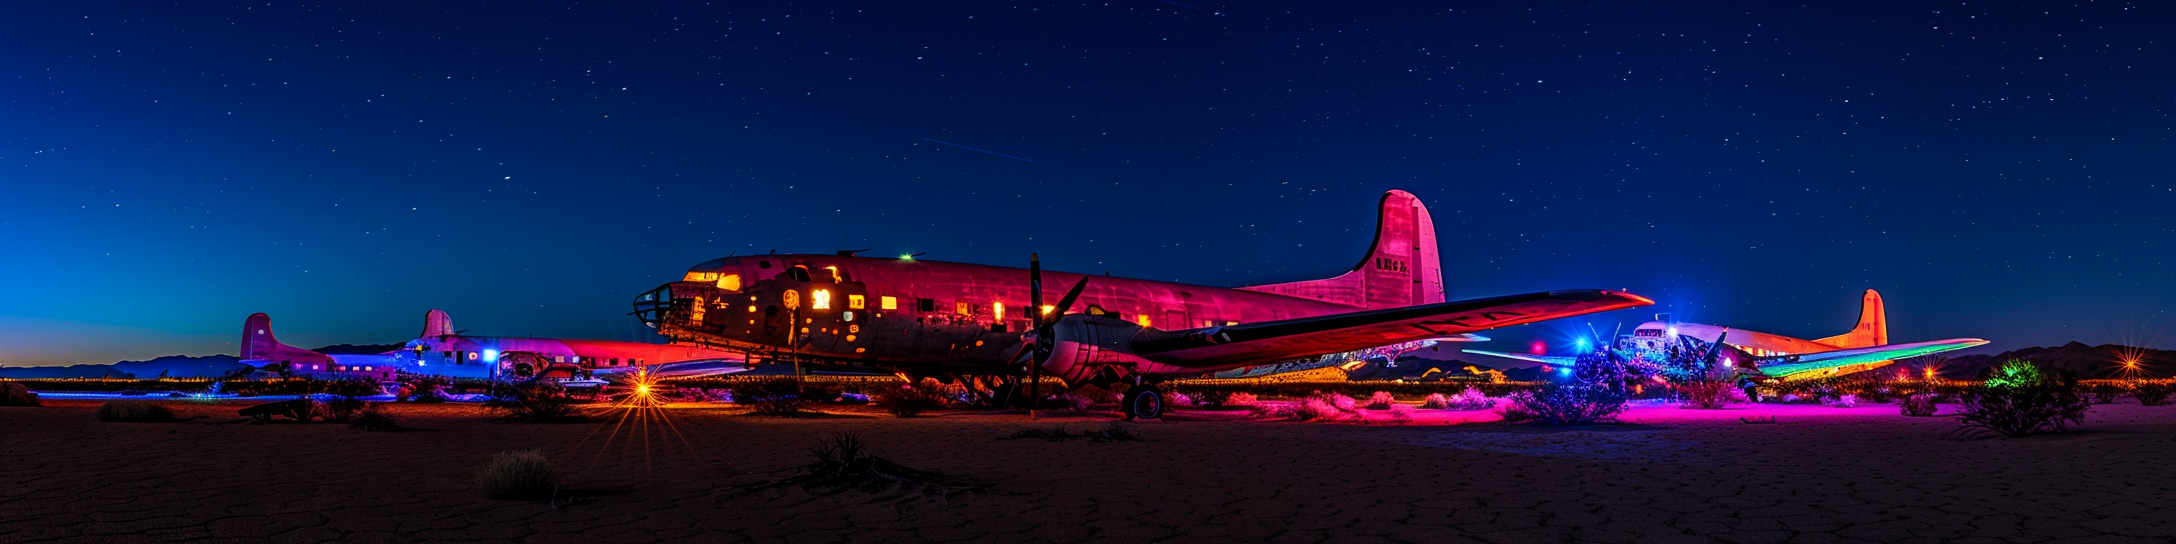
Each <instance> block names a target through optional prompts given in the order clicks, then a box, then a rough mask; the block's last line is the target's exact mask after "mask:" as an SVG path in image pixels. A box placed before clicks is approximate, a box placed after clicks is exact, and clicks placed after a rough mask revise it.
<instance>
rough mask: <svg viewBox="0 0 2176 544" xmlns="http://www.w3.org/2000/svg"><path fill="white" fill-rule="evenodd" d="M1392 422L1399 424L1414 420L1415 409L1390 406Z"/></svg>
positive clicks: (1398, 405)
mask: <svg viewBox="0 0 2176 544" xmlns="http://www.w3.org/2000/svg"><path fill="white" fill-rule="evenodd" d="M1390 420H1391V421H1393V422H1397V423H1399V424H1404V423H1405V422H1408V421H1412V420H1413V407H1412V406H1407V405H1404V404H1392V405H1390Z"/></svg>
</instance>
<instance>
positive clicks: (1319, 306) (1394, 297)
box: [634, 190, 1654, 418]
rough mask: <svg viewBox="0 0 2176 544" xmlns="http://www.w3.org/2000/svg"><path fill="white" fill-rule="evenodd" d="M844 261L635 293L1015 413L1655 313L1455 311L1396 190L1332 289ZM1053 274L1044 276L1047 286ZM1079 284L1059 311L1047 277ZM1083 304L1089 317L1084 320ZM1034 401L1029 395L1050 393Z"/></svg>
mask: <svg viewBox="0 0 2176 544" xmlns="http://www.w3.org/2000/svg"><path fill="white" fill-rule="evenodd" d="M854 253H856V252H854V251H842V252H839V253H838V254H837V255H756V256H745V257H727V258H723V259H716V260H711V261H706V262H703V263H701V264H697V265H695V266H694V267H693V268H690V269H689V270H688V271H687V272H686V274H684V275H683V276H682V277H681V279H680V281H676V282H672V283H668V284H665V285H663V286H660V287H658V288H657V289H655V290H652V291H650V292H648V293H644V294H643V295H641V296H639V297H637V298H636V299H635V303H634V304H635V312H634V315H636V316H637V317H638V318H640V319H641V320H642V321H643V322H644V323H647V324H649V325H650V326H652V327H655V328H657V330H658V331H659V332H660V333H662V334H664V335H665V336H666V337H669V338H672V339H675V340H677V341H681V342H687V343H694V344H703V345H710V346H717V347H720V348H723V349H728V350H734V351H739V352H743V353H746V354H747V357H748V358H749V361H750V362H751V363H757V362H785V361H789V360H790V361H796V362H799V361H812V362H820V363H823V364H830V365H840V366H850V367H860V368H870V369H878V370H885V371H891V372H894V373H896V374H899V375H900V376H902V377H905V378H908V379H910V380H919V379H921V378H923V377H937V378H941V379H945V380H947V381H953V380H957V381H964V382H966V383H967V384H968V385H971V386H973V387H974V388H976V389H977V390H984V391H988V392H989V393H990V394H991V396H992V397H993V398H994V399H996V400H998V401H999V402H1001V403H1010V402H1013V399H1014V396H1015V394H1016V393H1017V392H1018V391H1019V388H1020V387H1021V384H1037V383H1039V382H1040V380H1038V379H1037V378H1039V376H1040V374H1043V373H1046V372H1047V373H1048V374H1049V375H1050V376H1053V377H1056V378H1058V379H1059V380H1061V381H1062V383H1064V384H1065V385H1066V386H1068V387H1077V386H1080V385H1097V386H1111V385H1115V384H1118V383H1122V382H1123V383H1128V384H1131V387H1129V388H1128V389H1127V392H1126V395H1125V397H1124V399H1123V401H1122V402H1121V403H1120V407H1121V411H1122V412H1123V413H1124V414H1125V416H1126V417H1128V418H1135V417H1140V418H1155V417H1158V416H1159V415H1161V414H1162V412H1163V403H1164V398H1163V393H1162V391H1161V390H1159V388H1158V387H1157V384H1159V383H1161V382H1163V381H1166V380H1169V379H1172V378H1179V377H1190V376H1199V375H1203V374H1207V373H1211V372H1215V371H1220V370H1227V369H1233V368H1239V367H1246V366H1254V365H1264V364H1273V363H1277V362H1282V361H1290V360H1295V359H1303V358H1308V357H1316V356H1321V355H1325V354H1332V353H1343V352H1348V351H1353V350H1360V349H1367V348H1372V347H1377V346H1384V345H1390V344H1398V343H1404V342H1413V341H1421V340H1448V341H1459V340H1470V339H1474V338H1477V337H1472V336H1470V335H1469V334H1468V333H1472V332H1475V331H1481V330H1486V329H1491V328H1496V327H1504V326H1510V325H1520V324H1526V323H1532V322H1536V321H1542V320H1547V319H1555V318H1559V317H1567V316H1574V315H1581V314H1588V313H1594V312H1603V311H1609V310H1617V309H1622V308H1631V307H1635V306H1645V305H1649V304H1653V303H1654V302H1653V301H1651V300H1648V299H1646V298H1644V297H1640V296H1638V295H1633V294H1630V293H1622V292H1615V291H1602V290H1566V291H1546V292H1539V293H1526V294H1517V295H1507V296H1499V297H1492V298H1484V299H1474V300H1460V301H1445V300H1444V294H1443V275H1442V269H1441V262H1440V259H1439V257H1438V255H1437V248H1436V235H1435V225H1434V222H1433V220H1432V219H1430V218H1429V215H1428V210H1427V208H1425V207H1423V206H1422V205H1421V203H1420V199H1419V198H1417V197H1414V196H1413V195H1412V194H1410V193H1407V192H1405V191H1397V190H1393V191H1390V192H1388V193H1386V194H1384V195H1383V198H1382V201H1381V203H1380V216H1379V222H1378V224H1377V225H1376V232H1375V242H1374V245H1373V247H1371V248H1370V249H1369V250H1368V252H1367V255H1366V256H1364V257H1363V258H1362V259H1361V261H1360V264H1359V265H1358V266H1355V267H1354V268H1353V269H1352V271H1350V272H1347V273H1345V274H1343V275H1339V276H1337V277H1333V278H1329V279H1321V280H1313V281H1301V282H1294V283H1280V284H1273V285H1260V286H1252V287H1240V288H1236V289H1226V288H1218V287H1205V286H1199V285H1187V284H1180V283H1169V282H1159V281H1149V280H1139V279H1130V278H1115V277H1109V276H1093V277H1091V276H1088V275H1084V274H1072V273H1064V272H1049V273H1047V274H1046V273H1045V272H1044V271H1043V270H1042V264H1041V262H1040V259H1037V258H1036V257H1034V256H1032V255H1031V256H1030V257H1029V260H1028V268H1027V269H1026V270H1022V269H1019V268H1010V267H1000V266H987V265H976V264H964V263H949V262H938V261H925V260H920V259H915V258H912V257H911V256H908V257H901V258H897V259H884V258H870V257H857V256H855V255H854ZM1046 275H1047V276H1048V277H1047V278H1046V277H1045V276H1046ZM1046 279H1048V280H1051V281H1054V282H1059V283H1071V284H1072V288H1071V289H1069V290H1067V291H1066V293H1065V294H1064V295H1063V296H1062V297H1060V298H1059V300H1058V302H1057V304H1053V305H1045V304H1044V299H1043V289H1042V286H1043V282H1044V280H1046ZM1075 305H1083V306H1084V308H1085V309H1084V310H1083V311H1078V312H1076V311H1075V310H1074V306H1075ZM1039 393H1040V392H1039V391H1033V390H1032V389H1031V390H1030V392H1029V394H1028V396H1027V398H1031V399H1034V398H1041V397H1040V395H1039Z"/></svg>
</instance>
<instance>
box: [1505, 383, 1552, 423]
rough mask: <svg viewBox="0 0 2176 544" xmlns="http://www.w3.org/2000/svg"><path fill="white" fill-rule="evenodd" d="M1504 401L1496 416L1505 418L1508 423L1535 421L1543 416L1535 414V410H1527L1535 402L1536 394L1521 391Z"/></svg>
mask: <svg viewBox="0 0 2176 544" xmlns="http://www.w3.org/2000/svg"><path fill="white" fill-rule="evenodd" d="M1504 401H1505V402H1504V403H1503V404H1502V405H1500V406H1497V407H1496V415H1499V416H1503V418H1504V421H1506V422H1510V423H1519V422H1524V421H1533V420H1535V419H1537V418H1540V417H1541V414H1537V413H1534V410H1532V409H1530V408H1527V405H1528V404H1531V403H1533V402H1534V394H1533V393H1531V392H1527V391H1519V392H1516V393H1512V394H1511V395H1509V396H1506V397H1504Z"/></svg>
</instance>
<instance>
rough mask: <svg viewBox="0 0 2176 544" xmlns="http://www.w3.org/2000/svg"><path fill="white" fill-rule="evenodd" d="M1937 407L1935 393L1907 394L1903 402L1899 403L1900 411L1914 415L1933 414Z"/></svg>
mask: <svg viewBox="0 0 2176 544" xmlns="http://www.w3.org/2000/svg"><path fill="white" fill-rule="evenodd" d="M1935 409H1936V407H1935V405H1934V394H1933V393H1920V394H1916V395H1905V396H1904V400H1903V402H1899V403H1897V410H1898V411H1899V412H1902V413H1903V414H1904V415H1907V416H1912V417H1929V416H1933V415H1934V411H1935Z"/></svg>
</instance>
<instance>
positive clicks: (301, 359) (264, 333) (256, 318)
mask: <svg viewBox="0 0 2176 544" xmlns="http://www.w3.org/2000/svg"><path fill="white" fill-rule="evenodd" d="M239 355H241V357H242V360H243V361H252V362H254V363H252V364H262V363H315V364H328V363H331V362H332V356H329V355H325V354H323V353H318V352H315V351H310V350H306V349H302V348H298V347H294V346H289V345H287V344H282V343H280V341H279V340H278V339H276V338H273V336H272V316H269V315H265V314H263V313H254V314H249V318H248V319H244V320H242V352H241V353H240V354H239Z"/></svg>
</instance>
